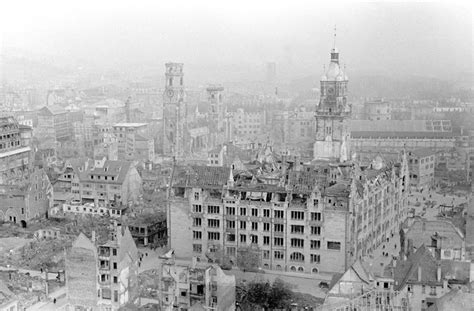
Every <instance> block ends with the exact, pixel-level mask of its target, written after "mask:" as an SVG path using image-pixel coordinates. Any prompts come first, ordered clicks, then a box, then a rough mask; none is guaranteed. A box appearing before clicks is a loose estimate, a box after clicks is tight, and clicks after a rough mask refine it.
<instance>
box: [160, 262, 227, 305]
mask: <svg viewBox="0 0 474 311" xmlns="http://www.w3.org/2000/svg"><path fill="white" fill-rule="evenodd" d="M160 294H161V297H160V298H161V299H160V302H161V306H162V308H163V310H183V309H185V310H216V311H233V310H235V276H233V275H226V274H225V273H224V272H223V271H222V269H221V268H220V267H219V266H218V265H209V264H201V263H197V262H196V258H193V262H192V263H189V262H179V263H178V261H175V260H174V259H172V258H170V259H168V260H166V261H164V262H163V264H162V266H161V273H160Z"/></svg>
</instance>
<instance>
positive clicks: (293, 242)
mask: <svg viewBox="0 0 474 311" xmlns="http://www.w3.org/2000/svg"><path fill="white" fill-rule="evenodd" d="M239 237H240V242H241V243H246V242H247V235H246V234H240V235H239ZM193 239H194V240H202V232H201V231H193ZM208 239H209V240H220V232H213V231H211V232H208ZM235 239H236V235H235V234H228V235H227V242H235ZM250 241H251V242H252V243H254V244H258V236H257V235H253V234H251V235H250ZM283 244H284V238H282V237H274V238H273V245H274V246H283ZM304 244H305V240H304V239H297V238H292V239H290V246H291V247H292V248H304ZM263 245H270V236H263ZM310 248H311V249H320V248H321V241H320V240H310ZM327 249H330V250H340V249H341V242H335V241H328V242H327Z"/></svg>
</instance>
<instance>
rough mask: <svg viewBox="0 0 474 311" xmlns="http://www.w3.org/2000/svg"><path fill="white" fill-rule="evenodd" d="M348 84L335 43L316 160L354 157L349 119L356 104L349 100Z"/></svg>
mask: <svg viewBox="0 0 474 311" xmlns="http://www.w3.org/2000/svg"><path fill="white" fill-rule="evenodd" d="M347 83H348V78H347V75H346V74H345V73H344V71H343V70H342V69H341V67H340V65H339V52H338V50H337V48H336V46H335V45H334V47H333V49H332V50H331V62H330V63H329V66H328V70H327V71H326V72H325V73H324V75H323V76H322V77H321V90H320V93H321V94H320V100H319V105H318V106H317V107H316V115H315V116H316V141H315V143H314V146H313V158H314V160H328V161H336V162H344V161H347V160H348V159H349V158H350V149H349V147H350V131H349V129H348V121H349V119H350V118H351V111H352V107H351V105H350V104H349V103H348V102H347Z"/></svg>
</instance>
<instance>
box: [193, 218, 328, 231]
mask: <svg viewBox="0 0 474 311" xmlns="http://www.w3.org/2000/svg"><path fill="white" fill-rule="evenodd" d="M238 223H239V228H240V229H241V230H246V229H247V222H246V221H242V220H241V221H239V222H238ZM235 224H236V221H235V220H227V221H226V228H228V229H235V227H236V226H235ZM250 224H251V229H252V230H254V231H258V230H259V225H258V224H259V223H258V222H255V221H253V222H251V223H250ZM201 226H202V218H199V217H195V218H193V227H201ZM207 226H208V227H209V228H220V220H219V219H208V220H207ZM304 228H305V227H304V226H302V225H291V233H292V234H304ZM273 230H274V231H275V232H284V231H285V225H283V224H274V225H273ZM310 230H311V235H321V227H320V226H311V227H310ZM263 231H270V223H268V222H264V223H263Z"/></svg>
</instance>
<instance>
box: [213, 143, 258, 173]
mask: <svg viewBox="0 0 474 311" xmlns="http://www.w3.org/2000/svg"><path fill="white" fill-rule="evenodd" d="M251 153H252V152H251V151H250V150H243V149H241V148H239V147H237V146H234V145H233V144H231V143H227V144H223V145H219V146H217V147H216V148H214V149H212V150H210V151H208V153H207V165H208V166H223V167H232V169H241V168H242V166H243V164H242V163H243V162H248V161H250V159H251Z"/></svg>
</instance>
